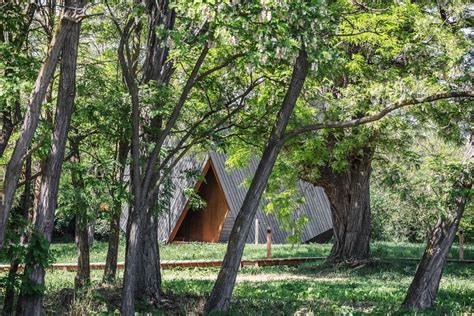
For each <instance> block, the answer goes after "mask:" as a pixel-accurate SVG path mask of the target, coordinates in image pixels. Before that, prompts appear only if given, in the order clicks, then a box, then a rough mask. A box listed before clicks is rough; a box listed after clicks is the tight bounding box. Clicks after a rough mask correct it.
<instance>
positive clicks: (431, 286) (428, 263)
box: [402, 136, 474, 310]
mask: <svg viewBox="0 0 474 316" xmlns="http://www.w3.org/2000/svg"><path fill="white" fill-rule="evenodd" d="M473 153H474V137H473V136H471V139H470V143H469V145H468V149H467V153H466V158H467V160H468V163H470V164H471V165H468V168H470V169H469V170H468V172H467V173H469V172H470V174H471V175H472V174H473V170H472V157H473ZM454 186H455V190H459V189H460V190H462V191H464V192H468V193H467V194H464V195H460V196H457V197H455V198H454V201H453V203H452V205H453V209H451V210H449V214H448V217H447V218H446V219H440V220H438V223H437V224H436V226H435V227H434V229H433V230H432V233H431V237H430V238H429V240H428V243H427V245H426V248H425V252H424V253H423V257H422V258H421V262H420V264H419V265H418V268H417V269H416V273H415V277H414V278H413V281H412V283H411V284H410V287H409V289H408V292H407V295H406V297H405V300H404V301H403V304H402V306H403V307H404V308H407V309H412V310H425V309H428V308H431V307H432V306H433V303H434V301H435V299H436V296H437V295H438V289H439V282H440V281H441V277H442V275H443V269H444V264H445V263H446V259H447V258H448V255H449V250H450V249H451V246H452V244H453V241H454V239H455V237H456V232H457V230H458V227H459V223H460V222H461V218H462V215H463V213H464V209H465V207H466V205H467V204H468V203H469V202H470V201H471V198H472V192H471V188H472V179H469V178H468V177H461V179H459V180H458V181H457V182H456V183H455V184H454Z"/></svg>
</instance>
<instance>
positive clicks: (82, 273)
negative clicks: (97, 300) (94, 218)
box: [74, 214, 91, 290]
mask: <svg viewBox="0 0 474 316" xmlns="http://www.w3.org/2000/svg"><path fill="white" fill-rule="evenodd" d="M76 246H77V273H76V277H75V279H74V287H75V289H76V290H78V289H79V288H81V287H83V286H86V285H89V284H90V279H91V277H90V273H91V272H90V255H89V240H88V234H87V215H85V214H76Z"/></svg>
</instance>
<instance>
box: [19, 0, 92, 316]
mask: <svg viewBox="0 0 474 316" xmlns="http://www.w3.org/2000/svg"><path fill="white" fill-rule="evenodd" d="M85 2H86V1H85V0H83V1H78V2H77V3H75V2H73V1H72V0H70V1H66V3H65V4H66V6H67V7H72V6H76V4H77V7H79V8H82V7H83V5H84V4H85ZM66 11H71V12H69V13H73V12H74V11H75V10H74V9H66ZM66 13H67V12H66ZM60 24H61V25H62V26H63V27H64V28H66V29H68V30H70V31H69V32H68V33H69V34H68V37H67V38H66V39H64V45H63V46H62V48H61V57H62V60H61V71H60V78H59V90H58V100H57V106H56V114H55V122H54V129H53V136H52V141H51V148H50V152H49V155H48V158H47V164H46V168H45V171H44V175H43V178H42V184H41V189H40V195H39V201H38V206H37V209H36V210H35V215H34V225H35V231H34V236H33V238H32V239H36V240H37V241H39V242H40V243H44V242H46V243H47V245H44V246H45V247H46V249H41V251H43V252H47V251H48V249H49V243H51V238H52V232H53V225H54V211H55V209H56V202H57V192H58V187H59V178H60V175H61V167H62V163H63V159H64V151H65V145H66V140H67V134H68V129H69V123H70V119H71V115H72V112H73V108H74V97H75V91H76V87H75V86H76V63H77V51H78V44H79V32H80V23H78V22H76V21H74V20H72V19H70V18H63V19H62V20H61V23H60ZM32 250H33V249H32ZM43 255H46V256H47V254H43ZM35 257H36V256H35ZM32 258H33V256H30V259H32ZM44 269H45V262H35V261H34V260H30V261H29V262H27V263H26V265H25V271H24V277H23V282H22V288H21V292H20V298H19V302H18V315H40V314H41V310H42V300H43V287H44V276H45V270H44ZM38 289H40V290H38Z"/></svg>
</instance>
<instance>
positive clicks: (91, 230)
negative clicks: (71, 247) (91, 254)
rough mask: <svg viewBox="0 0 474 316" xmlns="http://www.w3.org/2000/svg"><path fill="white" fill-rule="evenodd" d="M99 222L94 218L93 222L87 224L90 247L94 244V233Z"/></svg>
mask: <svg viewBox="0 0 474 316" xmlns="http://www.w3.org/2000/svg"><path fill="white" fill-rule="evenodd" d="M96 222H97V218H96V217H95V216H94V218H93V219H92V220H91V221H88V223H87V242H88V244H89V247H92V245H93V244H94V233H95V224H96Z"/></svg>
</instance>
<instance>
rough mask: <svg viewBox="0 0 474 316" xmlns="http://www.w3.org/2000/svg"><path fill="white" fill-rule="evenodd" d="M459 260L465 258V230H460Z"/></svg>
mask: <svg viewBox="0 0 474 316" xmlns="http://www.w3.org/2000/svg"><path fill="white" fill-rule="evenodd" d="M459 260H461V261H463V260H464V230H462V229H460V230H459Z"/></svg>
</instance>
